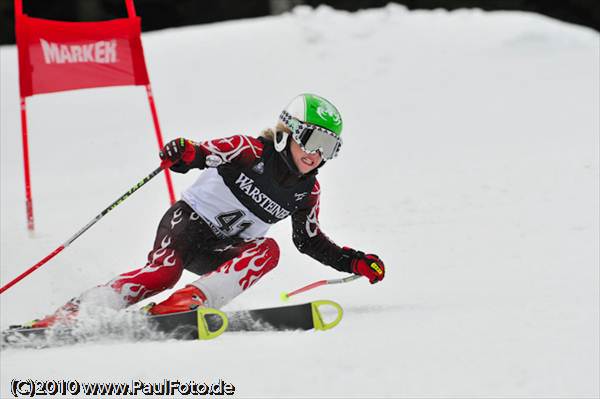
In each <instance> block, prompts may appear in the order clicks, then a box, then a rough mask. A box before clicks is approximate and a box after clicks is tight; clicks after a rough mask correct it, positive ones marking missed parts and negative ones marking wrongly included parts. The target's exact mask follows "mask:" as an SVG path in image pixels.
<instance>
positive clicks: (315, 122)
mask: <svg viewBox="0 0 600 399" xmlns="http://www.w3.org/2000/svg"><path fill="white" fill-rule="evenodd" d="M279 120H280V121H281V122H283V124H284V125H285V126H287V127H288V128H289V129H290V130H291V132H292V133H291V134H292V138H293V139H294V141H295V142H296V143H298V144H299V145H300V147H301V148H302V149H303V150H304V151H306V152H308V153H314V152H317V151H319V152H320V153H321V155H322V156H323V159H325V160H329V159H333V158H334V157H336V156H337V154H338V152H339V151H340V147H341V146H342V138H341V135H342V126H343V124H342V116H341V115H340V112H339V111H338V110H337V108H336V107H335V106H334V105H333V104H332V103H330V102H329V101H327V100H326V99H324V98H323V97H319V96H317V95H315V94H300V95H299V96H296V97H295V98H294V99H293V100H292V101H291V102H290V103H289V104H288V106H287V107H285V109H284V110H283V111H282V112H281V115H280V116H279ZM287 136H288V134H287V133H283V134H281V135H278V137H277V138H276V140H275V149H276V150H277V151H279V152H281V151H283V149H284V148H285V146H286V144H287Z"/></svg>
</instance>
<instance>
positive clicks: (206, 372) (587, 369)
mask: <svg viewBox="0 0 600 399" xmlns="http://www.w3.org/2000/svg"><path fill="white" fill-rule="evenodd" d="M143 43H144V48H145V53H146V58H147V63H148V68H149V73H150V76H151V80H152V82H153V88H154V93H155V95H156V102H157V107H158V111H159V116H160V121H161V125H162V128H163V131H164V135H165V138H166V139H170V138H174V137H178V136H185V137H190V138H194V139H196V140H203V139H209V138H216V137H223V136H227V135H231V134H234V133H246V134H251V135H255V134H258V132H259V131H260V130H261V129H262V128H264V127H268V126H272V125H273V124H274V122H275V119H276V118H277V116H278V113H279V111H280V109H281V108H282V107H283V106H284V105H285V104H286V103H287V101H289V99H291V98H292V97H293V96H294V95H296V94H297V93H300V92H307V91H308V92H315V93H319V94H321V95H323V96H325V97H327V98H330V99H331V100H332V101H333V102H334V103H335V104H337V105H338V107H339V108H340V110H341V111H342V114H343V116H344V122H345V132H344V148H343V150H342V154H341V156H340V157H339V158H338V159H336V160H335V161H333V162H330V163H329V164H328V165H327V166H326V167H325V168H324V169H323V171H322V172H321V173H320V181H321V185H322V207H321V224H322V227H323V229H324V230H325V231H326V232H327V233H328V235H330V236H331V237H332V238H333V239H334V240H336V242H338V243H339V244H343V245H350V246H354V247H356V248H359V249H362V250H365V251H370V252H374V253H377V254H379V255H380V256H381V257H382V259H384V260H385V262H386V266H387V276H386V279H385V281H383V282H382V283H380V284H378V285H376V286H371V285H369V284H368V283H367V282H366V281H364V280H359V281H355V282H352V283H348V284H346V285H340V286H331V287H323V288H320V289H317V290H314V291H313V292H312V293H307V294H305V295H304V296H303V297H299V298H298V301H301V300H309V299H325V298H326V299H332V300H335V301H338V302H339V303H340V304H342V305H343V306H344V309H345V316H344V320H342V323H341V324H340V325H339V326H338V327H337V328H335V329H334V330H331V331H329V332H326V333H321V332H314V333H313V332H309V333H300V332H293V333H276V332H270V333H252V334H245V333H231V334H225V335H223V336H221V337H219V338H218V339H217V340H215V341H212V342H173V341H170V342H165V343H160V344H157V343H134V342H98V343H89V344H82V345H76V346H72V347H63V348H53V349H45V350H31V349H30V350H18V349H8V350H3V351H2V352H1V363H0V365H1V381H0V384H1V386H0V394H1V396H2V397H3V398H5V397H9V396H10V392H9V383H10V381H11V380H12V379H13V378H38V379H79V380H80V381H101V382H109V381H129V380H137V379H142V380H144V381H146V382H153V381H162V379H163V378H178V379H180V380H195V381H198V382H201V381H207V382H212V381H216V380H218V379H219V378H222V379H225V380H226V381H228V382H230V383H233V384H234V385H235V387H236V395H238V396H240V397H288V396H294V397H298V396H303V397H317V396H335V397H357V398H358V397H370V396H378V397H382V396H390V397H449V396H453V397H495V398H497V397H532V398H533V397H539V398H541V397H578V398H591V397H598V396H599V395H600V388H599V374H600V370H599V369H600V368H599V356H600V347H599V321H600V320H599V300H600V298H599V268H598V265H599V244H598V242H599V237H598V236H599V234H598V230H599V229H598V221H599V214H598V212H599V210H598V209H599V198H598V194H599V161H598V159H599V153H598V151H599V131H600V116H599V112H600V111H599V110H600V94H599V87H600V77H599V76H600V74H599V70H600V65H599V63H600V61H599V60H600V57H599V56H600V40H599V35H598V33H597V32H594V31H592V30H589V29H586V28H581V27H577V26H573V25H569V24H565V23H561V22H557V21H555V20H551V19H549V18H545V17H542V16H537V15H534V14H527V13H517V12H493V13H487V12H482V11H479V10H458V11H454V12H446V11H441V10H435V11H413V12H409V11H407V10H406V9H405V8H403V7H401V6H395V5H390V6H387V7H385V8H382V9H374V10H365V11H360V12H357V13H348V12H341V11H335V10H332V9H330V8H327V7H321V8H318V9H316V10H313V9H310V8H304V7H301V8H296V9H295V10H294V11H293V12H292V13H288V14H284V15H281V16H277V17H266V18H258V19H253V20H243V21H235V22H225V23H219V24H213V25H205V26H199V27H187V28H179V29H170V30H165V31H161V32H154V33H148V34H144V36H143ZM0 57H1V60H0V66H1V75H0V76H1V80H0V84H1V87H2V89H1V97H0V100H1V122H0V123H1V124H0V128H1V153H0V154H1V234H2V235H1V248H2V253H1V257H0V261H1V272H2V273H1V283H2V284H3V285H4V284H6V283H7V282H8V281H10V280H11V279H13V278H14V277H15V276H17V275H18V274H19V273H20V272H21V271H23V270H25V269H26V268H28V267H30V266H31V265H33V264H34V263H36V262H37V261H39V260H40V259H42V258H43V257H44V256H46V255H47V254H48V253H49V252H50V251H52V250H53V249H54V248H56V247H57V246H58V245H60V244H61V243H63V242H64V241H65V240H66V239H67V238H69V237H70V236H71V235H73V234H74V233H75V232H76V231H78V230H79V229H80V228H81V227H83V226H84V225H85V224H86V223H87V222H88V221H89V220H90V219H91V218H92V217H94V216H95V215H96V214H98V213H99V212H100V211H101V210H102V209H104V208H105V207H106V206H108V205H109V204H110V203H111V202H112V201H114V200H115V199H116V198H118V197H119V196H120V195H121V194H122V193H124V192H125V191H126V190H127V189H129V187H131V186H132V185H133V184H134V183H136V182H137V181H138V180H139V179H141V178H142V177H144V176H145V175H146V174H148V173H149V172H150V171H152V170H153V169H154V168H155V167H156V165H157V162H158V159H157V155H156V153H157V148H156V142H155V139H154V132H153V127H152V124H151V119H150V112H149V108H148V103H147V100H146V98H145V93H144V90H143V89H141V88H133V87H125V88H107V89H96V90H83V91H78V92H69V93H60V94H51V95H43V96H37V97H33V98H31V99H29V100H28V112H29V128H30V146H31V148H30V150H31V167H32V179H33V182H32V184H33V194H34V205H35V220H36V224H37V231H36V234H35V236H34V237H29V235H28V233H27V231H26V228H25V209H24V194H23V192H24V190H23V177H22V157H21V144H20V120H19V103H18V85H17V82H18V76H17V75H18V72H17V58H16V49H15V47H14V46H4V47H1V48H0ZM196 176H197V174H196V173H193V172H192V173H189V174H188V175H185V176H183V175H176V176H174V184H175V187H176V190H177V192H181V190H183V189H184V188H185V187H186V186H187V185H189V184H191V182H192V181H193V180H194V179H195V178H196ZM167 206H168V197H167V193H166V189H165V184H164V179H163V178H162V177H158V178H156V179H154V180H153V181H152V182H150V183H148V185H147V186H145V187H143V188H142V189H141V190H140V191H139V192H137V193H135V194H134V195H133V196H132V197H131V198H130V199H128V200H127V201H126V202H124V203H123V204H121V205H120V206H118V207H117V208H116V209H114V210H113V211H112V212H111V213H110V214H109V215H108V216H106V217H105V218H104V219H103V220H102V221H100V222H99V223H98V224H96V225H95V226H94V227H93V228H92V229H91V230H90V231H88V232H87V233H85V235H83V236H82V237H81V238H79V239H78V240H77V241H76V242H75V243H74V244H73V245H72V246H71V247H69V248H67V249H66V250H65V251H64V252H63V253H61V254H60V255H58V256H57V257H56V258H55V259H53V260H52V261H51V262H49V263H48V264H46V265H45V266H44V267H43V268H41V269H39V270H38V271H36V272H35V273H34V274H32V275H31V276H30V277H28V278H27V279H26V280H24V281H22V282H21V283H19V284H18V285H17V286H15V287H13V288H12V289H10V290H9V291H7V292H6V293H4V294H2V296H1V304H0V306H1V316H2V317H1V323H0V324H1V327H2V328H6V327H7V326H8V325H10V324H14V323H20V322H23V321H27V320H30V319H33V318H35V317H39V316H42V315H44V314H47V313H49V312H51V311H53V310H54V309H55V308H56V307H57V306H59V305H61V304H62V303H64V302H65V301H66V300H67V299H69V298H71V297H73V296H75V295H77V294H78V293H80V292H81V291H82V290H84V289H86V288H89V287H91V286H94V285H96V284H98V283H103V282H106V281H108V280H109V279H110V278H112V277H113V276H114V275H116V274H118V273H120V272H124V271H128V270H131V269H133V268H135V267H139V266H141V265H143V263H144V262H145V256H146V253H147V251H148V250H149V249H150V246H151V243H152V241H153V237H154V233H155V229H156V225H157V223H158V220H159V218H160V217H161V215H162V214H163V212H164V211H165V210H166V208H167ZM271 233H272V234H271V236H273V237H275V238H276V239H277V240H278V242H279V244H280V246H281V249H282V258H281V263H280V265H279V266H278V268H277V269H276V270H275V271H273V272H271V273H270V275H268V276H266V277H265V278H264V279H263V280H262V281H261V282H260V283H258V284H257V285H256V286H254V287H253V288H252V289H251V290H250V291H249V292H246V293H245V294H243V295H242V296H240V297H239V298H237V299H236V300H235V301H234V302H233V303H231V304H230V305H229V306H228V307H227V308H228V309H238V308H246V307H254V306H272V305H275V304H277V303H278V295H279V293H280V292H281V291H283V290H291V289H294V288H297V287H299V286H302V285H304V284H307V283H309V282H312V281H314V280H317V279H322V278H336V277H341V276H342V275H340V274H339V273H337V272H335V271H334V270H333V269H330V268H328V267H323V266H321V265H320V264H318V263H317V262H315V261H313V260H312V259H310V258H308V257H306V256H303V255H301V254H299V253H298V252H297V251H296V250H295V248H294V246H293V244H292V241H291V237H290V234H291V229H290V225H289V223H287V222H284V223H281V224H279V225H276V226H275V227H274V228H273V229H272V231H271ZM193 278H194V277H193V275H191V274H187V272H186V274H184V276H183V278H182V280H181V282H180V284H179V285H178V287H179V286H182V285H183V284H185V283H187V282H189V281H191V280H192V279H193ZM165 296H166V294H163V295H161V296H159V297H158V298H157V299H161V298H163V297H165Z"/></svg>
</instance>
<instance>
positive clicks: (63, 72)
mask: <svg viewBox="0 0 600 399" xmlns="http://www.w3.org/2000/svg"><path fill="white" fill-rule="evenodd" d="M85 1H87V0H85ZM125 6H126V7H127V15H128V18H121V19H113V20H110V21H101V22H64V21H54V20H49V19H41V18H32V17H29V16H27V15H26V14H23V0H15V30H16V36H17V49H18V54H19V88H20V93H21V135H22V141H23V166H24V168H23V169H24V177H25V208H26V211H27V228H28V229H29V231H30V232H31V233H33V231H34V222H33V197H32V195H31V191H32V190H31V174H30V171H29V143H28V142H29V140H28V132H27V104H26V103H27V102H26V98H27V97H30V96H33V95H35V94H43V93H53V92H57V91H66V90H76V89H87V88H92V87H106V86H133V85H135V86H138V85H142V86H145V87H146V95H147V97H148V104H149V105H150V111H151V113H152V121H153V122H154V130H155V133H156V140H157V142H158V147H159V148H162V147H163V145H164V144H163V139H162V133H161V131H160V125H159V123H158V113H157V112H156V105H155V104H154V96H153V94H152V88H151V86H150V79H149V78H148V71H147V70H146V61H145V59H144V50H143V48H142V41H141V34H142V30H141V25H142V24H141V19H140V18H139V17H138V16H137V15H136V13H135V6H134V4H133V0H125ZM164 175H165V180H166V182H167V189H168V191H169V200H170V201H171V204H173V203H175V191H174V190H173V183H172V182H171V175H170V173H169V170H168V169H166V170H165V173H164Z"/></svg>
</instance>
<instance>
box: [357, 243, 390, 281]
mask: <svg viewBox="0 0 600 399" xmlns="http://www.w3.org/2000/svg"><path fill="white" fill-rule="evenodd" d="M354 252H355V253H354V254H353V255H354V256H353V259H352V261H351V263H350V267H351V270H352V273H354V274H358V275H360V276H365V277H367V278H368V279H369V282H370V283H371V284H375V283H377V282H379V281H381V280H383V278H384V277H385V265H384V264H383V261H382V260H381V259H379V256H377V255H375V254H365V253H364V252H361V251H354Z"/></svg>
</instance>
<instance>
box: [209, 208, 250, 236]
mask: <svg viewBox="0 0 600 399" xmlns="http://www.w3.org/2000/svg"><path fill="white" fill-rule="evenodd" d="M244 216H246V214H245V213H244V211H242V210H240V209H238V210H235V211H231V212H223V213H220V214H218V215H217V217H216V220H217V222H218V223H219V228H220V229H221V230H223V231H225V232H226V233H227V234H232V233H233V232H234V231H235V232H236V234H240V233H241V232H243V231H245V230H246V229H247V228H249V227H250V226H252V222H251V221H249V220H242V219H243V218H244Z"/></svg>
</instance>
